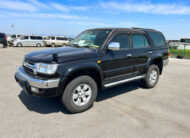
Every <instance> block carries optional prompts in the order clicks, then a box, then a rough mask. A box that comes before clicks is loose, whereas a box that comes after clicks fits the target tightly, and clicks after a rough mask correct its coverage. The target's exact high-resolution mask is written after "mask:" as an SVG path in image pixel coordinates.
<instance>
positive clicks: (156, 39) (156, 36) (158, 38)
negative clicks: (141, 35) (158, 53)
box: [147, 32, 166, 46]
mask: <svg viewBox="0 0 190 138" xmlns="http://www.w3.org/2000/svg"><path fill="white" fill-rule="evenodd" d="M147 33H148V34H149V35H150V37H151V38H152V41H153V43H154V45H155V46H164V45H166V40H165V38H164V36H163V35H162V34H161V33H159V32H147Z"/></svg>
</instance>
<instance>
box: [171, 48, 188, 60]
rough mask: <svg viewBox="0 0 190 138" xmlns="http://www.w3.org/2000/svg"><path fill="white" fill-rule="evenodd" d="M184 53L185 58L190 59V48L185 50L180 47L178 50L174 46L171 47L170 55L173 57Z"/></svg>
mask: <svg viewBox="0 0 190 138" xmlns="http://www.w3.org/2000/svg"><path fill="white" fill-rule="evenodd" d="M183 53H184V58H186V59H190V50H185V52H184V50H183V49H179V50H176V49H173V48H170V56H171V57H175V58H176V57H177V56H183Z"/></svg>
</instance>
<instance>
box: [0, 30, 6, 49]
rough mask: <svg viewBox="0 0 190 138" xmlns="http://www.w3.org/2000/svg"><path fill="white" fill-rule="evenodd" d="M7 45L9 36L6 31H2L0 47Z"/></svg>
mask: <svg viewBox="0 0 190 138" xmlns="http://www.w3.org/2000/svg"><path fill="white" fill-rule="evenodd" d="M5 47H7V38H6V34H5V33H0V48H5Z"/></svg>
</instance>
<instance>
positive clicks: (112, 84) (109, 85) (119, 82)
mask: <svg viewBox="0 0 190 138" xmlns="http://www.w3.org/2000/svg"><path fill="white" fill-rule="evenodd" d="M145 76H146V75H143V76H137V77H134V78H130V79H125V80H121V81H117V82H112V83H108V84H105V85H104V87H111V86H114V85H117V84H121V83H124V82H129V81H133V80H138V79H142V78H144V77H145Z"/></svg>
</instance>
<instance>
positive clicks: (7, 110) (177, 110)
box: [0, 48, 190, 138]
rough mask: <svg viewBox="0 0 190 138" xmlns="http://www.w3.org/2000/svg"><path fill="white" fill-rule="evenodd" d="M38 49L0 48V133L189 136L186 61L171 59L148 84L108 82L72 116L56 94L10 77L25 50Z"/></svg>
mask: <svg viewBox="0 0 190 138" xmlns="http://www.w3.org/2000/svg"><path fill="white" fill-rule="evenodd" d="M39 49H43V48H6V49H0V68H1V69H0V88H1V89H0V94H1V96H0V137H6V138H7V137H104V138H105V137H133V138H136V137H137V138H138V137H139V138H157V137H158V138H160V137H164V138H167V137H170V138H174V137H180V138H182V137H187V138H189V137H190V60H177V59H170V63H169V65H168V66H167V67H166V68H164V72H163V75H162V76H161V77H160V80H159V83H158V85H157V86H156V87H155V88H153V89H144V88H142V87H141V86H140V82H139V81H135V82H130V83H128V84H124V85H121V86H117V87H113V88H110V89H107V90H104V91H102V92H100V94H99V96H98V99H97V101H96V102H95V104H94V106H93V108H91V109H90V110H88V111H86V112H83V113H80V114H74V115H73V114H69V113H68V112H67V111H66V110H65V109H64V108H63V107H62V105H61V103H60V101H59V98H51V99H41V98H36V97H31V96H28V95H26V94H25V93H24V92H23V91H22V90H21V88H20V87H19V85H18V84H17V83H16V82H15V80H14V73H15V71H16V70H17V67H18V66H19V65H21V64H22V60H23V57H24V55H25V54H26V53H27V52H30V51H34V50H39Z"/></svg>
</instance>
